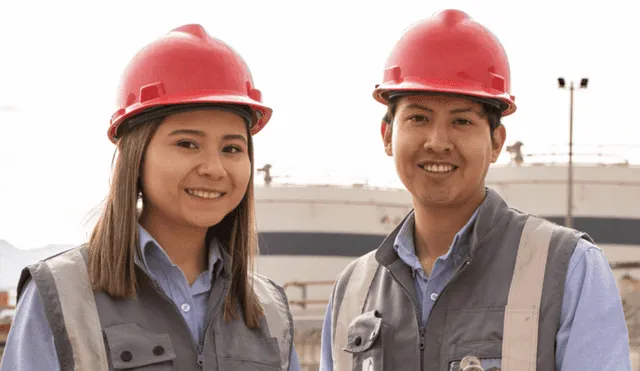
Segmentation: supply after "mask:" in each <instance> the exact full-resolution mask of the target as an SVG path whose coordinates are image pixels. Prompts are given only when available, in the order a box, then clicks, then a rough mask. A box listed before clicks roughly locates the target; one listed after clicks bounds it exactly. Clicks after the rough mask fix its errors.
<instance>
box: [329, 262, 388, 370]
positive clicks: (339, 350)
mask: <svg viewBox="0 0 640 371" xmlns="http://www.w3.org/2000/svg"><path fill="white" fill-rule="evenodd" d="M376 252H377V250H373V251H371V252H369V253H367V254H366V255H364V256H362V257H360V258H358V259H356V260H355V261H353V262H352V263H351V264H350V266H348V267H347V268H346V269H345V270H344V273H346V272H348V271H350V270H351V269H350V268H351V267H353V270H352V272H351V275H350V276H349V277H348V278H347V282H346V289H345V291H344V295H343V296H342V297H341V298H339V300H336V299H337V298H336V296H335V293H336V290H334V297H333V300H332V302H333V305H334V308H333V310H332V319H331V323H332V327H333V328H334V329H335V330H334V331H333V337H332V340H331V348H332V355H333V370H334V371H346V370H348V371H351V370H352V369H353V355H351V354H350V353H347V352H345V351H344V350H343V349H344V347H345V346H346V342H347V331H348V329H349V326H350V324H351V321H352V320H353V319H354V318H355V317H357V316H358V315H360V314H361V313H362V310H363V308H364V304H365V301H366V300H367V296H368V294H369V288H370V287H371V283H372V282H373V278H374V276H375V274H376V272H377V270H378V267H379V264H378V262H377V260H376ZM344 273H343V277H344ZM343 277H341V278H343ZM341 278H339V279H338V281H337V283H336V287H337V286H338V285H341V284H345V282H344V281H343V279H341ZM344 298H346V299H347V300H344Z"/></svg>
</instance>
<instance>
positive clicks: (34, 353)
mask: <svg viewBox="0 0 640 371" xmlns="http://www.w3.org/2000/svg"><path fill="white" fill-rule="evenodd" d="M138 232H139V242H140V247H141V253H142V254H141V255H142V263H143V265H144V267H145V268H146V269H147V270H148V271H149V273H150V274H151V276H152V278H153V279H154V280H156V282H158V283H159V284H160V287H162V289H163V290H164V292H165V293H166V294H167V296H169V298H170V299H171V300H172V301H173V303H174V304H175V305H176V307H177V308H178V309H179V310H180V313H181V314H182V317H183V318H184V320H185V321H186V323H187V325H188V326H189V330H190V331H191V335H192V336H193V338H194V340H195V341H196V343H198V342H199V339H200V337H201V336H202V332H203V331H204V326H205V318H206V309H207V301H208V298H209V292H210V291H211V282H212V278H217V277H218V275H219V274H220V272H221V271H222V254H221V251H220V247H219V245H218V244H217V242H216V241H215V240H214V241H213V242H212V244H211V246H210V247H209V264H208V269H207V270H206V271H204V272H202V273H201V274H200V276H198V278H197V279H196V280H195V281H194V282H193V284H192V285H191V286H190V285H189V283H188V281H187V279H186V277H185V276H184V274H183V273H182V271H181V270H180V268H178V266H176V265H175V264H173V263H172V262H171V259H169V257H168V256H167V254H166V253H165V252H164V250H163V249H162V248H161V247H160V245H159V244H158V243H157V242H156V241H155V240H154V239H153V237H151V235H149V233H148V232H147V231H146V230H144V228H142V227H141V226H138ZM136 259H138V257H137V254H136ZM42 370H52V371H59V370H60V365H59V362H58V355H57V353H56V350H55V345H54V343H53V334H52V332H51V328H50V327H49V323H48V322H47V317H46V315H45V312H44V306H43V305H42V301H41V300H40V297H39V295H38V291H37V290H36V286H35V284H34V283H33V281H29V283H28V284H27V286H26V287H25V290H24V293H23V295H22V297H21V299H20V301H19V302H18V305H17V308H16V314H15V317H14V319H13V323H12V325H11V330H10V332H9V336H8V338H7V345H6V348H5V351H4V356H3V358H2V364H1V365H0V371H42ZM290 370H291V371H301V367H300V361H299V360H298V355H297V353H296V351H295V349H293V350H292V353H291V368H290Z"/></svg>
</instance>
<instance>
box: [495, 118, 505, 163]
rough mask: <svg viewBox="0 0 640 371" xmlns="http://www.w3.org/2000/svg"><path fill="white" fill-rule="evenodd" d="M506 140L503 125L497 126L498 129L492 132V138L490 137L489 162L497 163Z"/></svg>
mask: <svg viewBox="0 0 640 371" xmlns="http://www.w3.org/2000/svg"><path fill="white" fill-rule="evenodd" d="M506 140H507V129H506V128H505V127H504V125H502V124H499V125H498V127H497V128H496V129H495V130H494V131H493V136H492V137H491V147H492V148H491V162H492V163H495V162H496V161H498V157H500V153H502V148H503V147H504V142H505V141H506Z"/></svg>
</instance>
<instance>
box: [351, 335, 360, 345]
mask: <svg viewBox="0 0 640 371" xmlns="http://www.w3.org/2000/svg"><path fill="white" fill-rule="evenodd" d="M353 342H354V343H355V344H356V346H357V347H359V346H360V344H362V338H361V337H360V336H356V338H355V339H354V340H353Z"/></svg>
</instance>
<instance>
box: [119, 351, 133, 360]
mask: <svg viewBox="0 0 640 371" xmlns="http://www.w3.org/2000/svg"><path fill="white" fill-rule="evenodd" d="M132 358H133V354H131V352H130V351H128V350H125V351H124V352H122V353H120V359H121V360H123V361H125V362H129V361H131V359H132Z"/></svg>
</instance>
